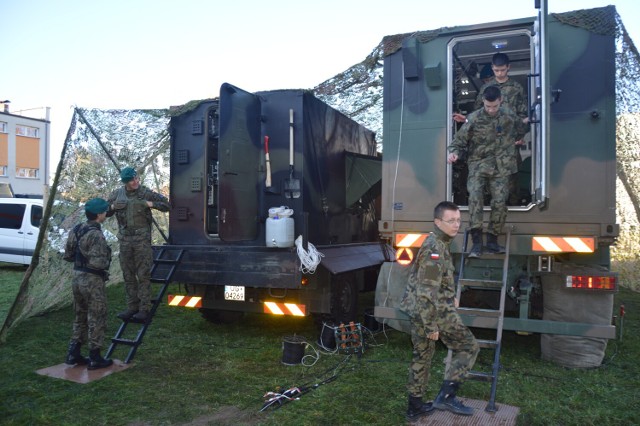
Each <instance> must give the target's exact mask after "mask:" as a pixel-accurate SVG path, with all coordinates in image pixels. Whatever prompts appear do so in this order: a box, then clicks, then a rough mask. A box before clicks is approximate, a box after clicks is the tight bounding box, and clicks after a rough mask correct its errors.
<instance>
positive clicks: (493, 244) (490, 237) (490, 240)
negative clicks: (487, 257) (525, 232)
mask: <svg viewBox="0 0 640 426" xmlns="http://www.w3.org/2000/svg"><path fill="white" fill-rule="evenodd" d="M485 247H486V249H487V251H488V252H491V253H504V247H502V246H501V245H500V244H498V236H497V235H494V234H492V233H491V232H488V233H487V245H486V246H485Z"/></svg>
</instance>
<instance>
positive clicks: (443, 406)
mask: <svg viewBox="0 0 640 426" xmlns="http://www.w3.org/2000/svg"><path fill="white" fill-rule="evenodd" d="M458 387H460V383H458V382H452V381H449V380H445V381H444V382H442V387H441V388H440V392H439V393H438V396H436V399H434V400H433V407H434V408H437V409H438V410H447V411H451V412H452V413H453V414H461V415H463V416H470V415H472V414H473V408H471V407H467V406H466V405H464V404H463V403H462V401H460V400H459V399H457V398H456V392H457V391H458Z"/></svg>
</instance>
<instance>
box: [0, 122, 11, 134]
mask: <svg viewBox="0 0 640 426" xmlns="http://www.w3.org/2000/svg"><path fill="white" fill-rule="evenodd" d="M0 133H9V126H7V123H5V122H4V121H0Z"/></svg>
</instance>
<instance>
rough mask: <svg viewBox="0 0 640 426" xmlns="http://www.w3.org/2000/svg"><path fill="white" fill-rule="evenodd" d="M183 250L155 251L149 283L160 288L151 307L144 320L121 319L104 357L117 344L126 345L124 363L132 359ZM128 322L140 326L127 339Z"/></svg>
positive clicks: (164, 249) (162, 248) (108, 356)
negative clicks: (133, 334)
mask: <svg viewBox="0 0 640 426" xmlns="http://www.w3.org/2000/svg"><path fill="white" fill-rule="evenodd" d="M183 253H184V250H182V249H166V248H164V247H160V250H159V251H158V252H157V255H156V256H155V258H154V259H153V266H152V267H151V283H152V284H154V283H155V284H162V285H161V286H160V290H159V291H158V294H157V295H156V297H155V299H153V300H152V301H151V302H152V304H151V309H150V311H149V315H148V317H147V319H146V320H144V321H141V320H138V319H135V318H130V319H128V320H122V324H120V328H118V331H117V332H116V335H115V336H114V337H113V338H112V339H111V344H110V345H109V349H108V350H107V352H106V355H105V358H110V357H111V355H112V354H113V352H114V351H115V349H116V348H117V347H118V345H123V346H128V347H129V353H128V354H127V357H126V358H125V360H124V363H125V364H128V363H130V362H131V360H133V357H134V356H135V354H136V352H137V350H138V347H139V346H140V345H141V344H142V338H143V337H144V335H145V333H146V332H147V329H148V328H149V326H150V325H151V320H152V319H153V316H154V315H155V313H156V310H158V306H160V303H162V298H163V297H164V294H165V293H166V291H167V288H168V287H169V284H170V283H171V279H172V277H173V274H174V272H175V271H176V269H177V267H178V264H179V263H180V260H181V259H182V255H183ZM130 324H139V325H140V327H139V329H138V331H137V333H135V332H134V333H135V338H133V339H127V338H125V337H124V336H125V332H126V331H127V328H128V326H129V325H130Z"/></svg>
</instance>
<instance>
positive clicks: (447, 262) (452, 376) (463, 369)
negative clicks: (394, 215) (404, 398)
mask: <svg viewBox="0 0 640 426" xmlns="http://www.w3.org/2000/svg"><path fill="white" fill-rule="evenodd" d="M433 217H434V220H433V222H434V225H435V229H434V232H432V233H431V234H429V237H428V238H427V239H426V240H425V242H424V243H423V244H422V247H420V250H419V251H418V255H417V256H416V261H415V263H414V264H413V266H412V270H411V273H410V275H409V282H408V283H407V288H406V290H405V293H404V295H403V298H402V301H401V305H400V309H402V310H403V311H404V312H406V313H407V314H408V315H409V316H410V317H411V342H412V344H413V358H412V360H411V365H410V366H409V383H408V386H407V390H408V391H409V408H408V409H407V418H408V419H409V420H413V419H416V418H418V417H420V416H423V415H425V414H428V413H430V412H431V411H433V409H434V408H437V409H440V410H448V411H451V412H452V413H455V414H462V415H465V416H469V415H471V414H473V408H471V407H467V406H465V405H464V404H463V403H462V402H461V401H460V400H458V399H457V398H456V392H457V390H458V388H459V386H460V383H461V382H462V380H464V378H465V376H466V374H467V373H468V371H469V370H470V369H471V368H472V367H473V364H474V363H475V361H476V357H477V356H478V352H479V350H480V348H479V346H478V343H477V342H476V339H475V338H474V337H473V334H471V332H470V331H469V329H468V328H467V327H466V326H465V325H464V324H463V323H462V320H461V319H460V316H459V315H458V313H457V312H456V307H457V306H458V300H456V299H455V285H454V280H453V272H454V266H453V261H452V259H451V252H450V251H449V246H450V244H451V241H452V240H453V238H454V237H455V236H456V235H457V233H458V230H459V229H460V209H459V208H458V206H457V205H455V204H454V203H452V202H450V201H443V202H441V203H439V204H438V205H437V206H436V208H435V209H434V211H433ZM438 339H441V340H442V343H444V344H445V345H446V346H447V348H449V349H451V350H452V353H453V357H452V359H451V363H450V368H449V369H448V370H447V371H445V376H444V382H443V383H442V387H441V388H440V392H439V393H438V395H437V396H436V398H435V399H434V401H433V402H428V403H424V402H423V401H422V397H423V396H424V394H425V393H426V390H427V383H428V381H429V369H430V368H431V359H432V358H433V353H434V352H435V347H436V341H437V340H438Z"/></svg>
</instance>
